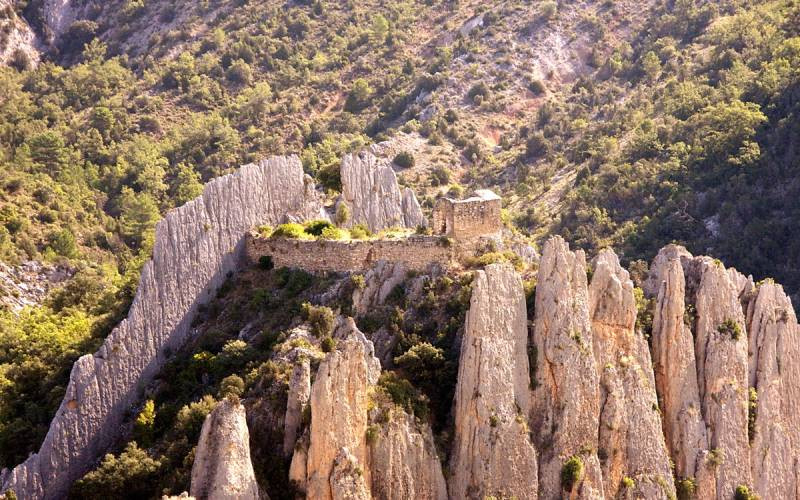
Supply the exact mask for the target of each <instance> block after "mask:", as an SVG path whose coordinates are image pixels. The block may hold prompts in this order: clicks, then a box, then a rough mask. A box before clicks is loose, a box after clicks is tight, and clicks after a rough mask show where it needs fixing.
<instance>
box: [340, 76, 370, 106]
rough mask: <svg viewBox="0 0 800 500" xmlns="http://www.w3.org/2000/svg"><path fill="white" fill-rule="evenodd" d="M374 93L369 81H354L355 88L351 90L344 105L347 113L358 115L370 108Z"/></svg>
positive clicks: (358, 79)
mask: <svg viewBox="0 0 800 500" xmlns="http://www.w3.org/2000/svg"><path fill="white" fill-rule="evenodd" d="M372 93H373V89H372V87H370V85H369V82H367V80H365V79H363V78H356V79H355V80H354V81H353V87H352V88H351V89H350V93H349V94H348V95H347V100H346V101H345V103H344V109H345V111H349V112H351V113H358V112H359V111H361V110H362V109H364V108H366V107H367V106H369V103H370V98H371V97H372Z"/></svg>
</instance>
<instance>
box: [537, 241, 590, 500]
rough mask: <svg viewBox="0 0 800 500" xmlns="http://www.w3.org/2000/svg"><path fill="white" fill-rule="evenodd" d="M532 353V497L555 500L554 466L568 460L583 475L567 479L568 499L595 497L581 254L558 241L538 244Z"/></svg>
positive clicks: (587, 323) (557, 494) (587, 329)
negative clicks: (535, 470) (535, 474)
mask: <svg viewBox="0 0 800 500" xmlns="http://www.w3.org/2000/svg"><path fill="white" fill-rule="evenodd" d="M533 346H534V347H535V351H533V354H534V355H535V356H536V359H537V369H536V374H535V376H536V385H537V387H536V389H535V390H534V396H533V404H532V410H531V413H530V414H531V429H533V431H534V435H535V437H536V448H537V450H539V453H540V460H539V496H540V498H546V499H551V498H558V497H560V496H561V490H562V486H561V485H562V481H561V472H562V467H563V466H564V465H565V463H566V462H567V461H568V460H570V459H571V458H572V457H576V458H577V459H579V460H580V461H581V462H582V463H583V474H582V475H581V476H580V477H579V478H575V479H576V480H575V481H572V482H570V484H569V486H570V488H571V495H573V497H576V498H595V497H601V496H602V491H603V481H602V473H601V470H600V461H599V459H598V456H597V450H598V428H599V415H600V390H599V387H600V380H599V376H598V374H597V363H596V360H595V357H594V353H593V351H592V333H591V323H590V321H589V297H588V289H587V283H586V257H585V256H584V253H583V251H581V250H578V251H576V252H571V251H570V250H569V247H568V246H567V244H566V242H565V241H564V240H563V239H561V238H560V237H554V238H550V239H549V240H548V241H547V242H546V243H545V245H544V249H543V251H542V257H541V261H540V264H539V276H538V280H537V286H536V319H535V323H534V331H533Z"/></svg>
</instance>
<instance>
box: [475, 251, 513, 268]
mask: <svg viewBox="0 0 800 500" xmlns="http://www.w3.org/2000/svg"><path fill="white" fill-rule="evenodd" d="M499 262H508V263H510V264H511V265H513V266H514V268H515V269H517V270H518V271H519V270H522V268H523V267H524V264H523V262H522V258H521V257H520V256H519V255H517V254H516V253H514V252H512V251H510V250H506V251H505V252H486V253H485V254H483V255H480V256H478V257H472V258H470V259H468V261H467V263H468V264H469V265H470V266H472V267H486V266H488V265H489V264H496V263H499Z"/></svg>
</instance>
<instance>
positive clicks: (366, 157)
mask: <svg viewBox="0 0 800 500" xmlns="http://www.w3.org/2000/svg"><path fill="white" fill-rule="evenodd" d="M341 176H342V200H341V201H340V202H339V203H344V204H346V205H347V207H348V209H349V211H350V216H349V218H348V220H347V221H346V222H345V225H346V226H347V227H352V226H353V225H356V224H366V225H367V227H369V229H370V231H380V230H381V229H386V228H389V227H410V228H415V227H417V226H425V225H427V221H426V219H425V217H424V216H423V214H422V209H421V208H420V206H419V203H418V202H417V198H416V196H415V195H414V192H413V191H411V189H409V188H406V189H404V190H401V189H400V185H399V184H398V183H397V175H395V173H394V170H392V167H391V165H389V164H388V163H385V162H381V161H380V160H378V159H377V158H376V157H375V155H373V154H372V152H370V151H368V150H365V151H362V152H360V153H352V154H348V155H345V157H344V158H343V159H342V168H341Z"/></svg>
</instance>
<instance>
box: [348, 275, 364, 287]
mask: <svg viewBox="0 0 800 500" xmlns="http://www.w3.org/2000/svg"><path fill="white" fill-rule="evenodd" d="M350 281H352V282H353V286H355V287H356V288H358V289H359V290H363V289H364V288H366V286H367V281H366V280H365V279H364V275H363V274H354V275H352V276H350Z"/></svg>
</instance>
